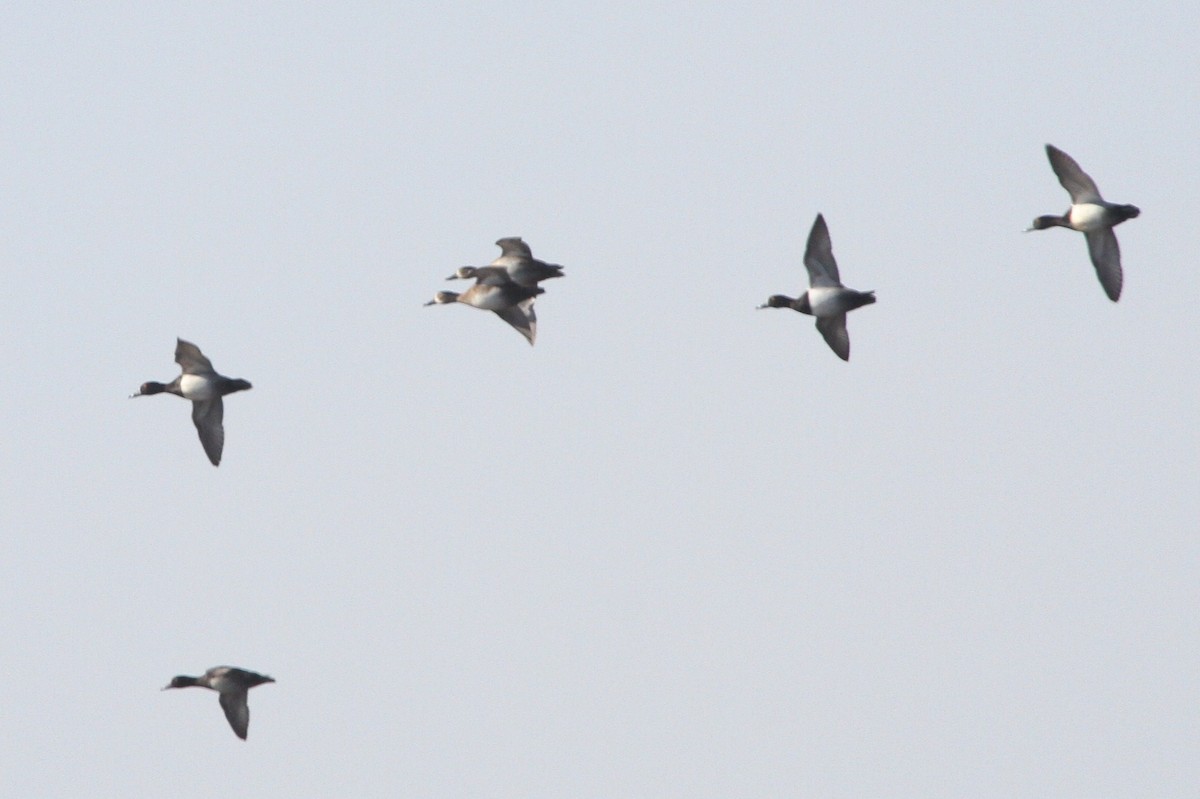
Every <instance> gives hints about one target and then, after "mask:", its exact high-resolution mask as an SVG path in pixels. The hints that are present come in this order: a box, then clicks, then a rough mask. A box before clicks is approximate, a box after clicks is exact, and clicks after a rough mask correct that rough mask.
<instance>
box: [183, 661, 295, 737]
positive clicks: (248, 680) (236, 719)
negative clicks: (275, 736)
mask: <svg viewBox="0 0 1200 799" xmlns="http://www.w3.org/2000/svg"><path fill="white" fill-rule="evenodd" d="M268 682H275V680H274V679H272V678H271V677H267V676H266V675H264V674H258V673H256V672H253V671H246V670H245V669H238V668H234V667H233V666H213V667H212V668H211V669H209V670H208V671H206V672H204V674H203V675H201V676H199V677H188V676H186V675H183V674H181V675H179V676H178V677H175V678H173V679H172V680H171V682H169V683H168V684H167V685H165V686H163V690H164V691H165V690H167V689H168V688H189V687H191V686H193V685H197V686H199V687H201V688H208V689H211V690H213V691H216V692H217V693H218V694H220V701H221V709H222V710H224V711H225V718H227V719H229V726H230V727H233V731H234V733H236V734H237V737H239V738H241V739H242V740H243V741H244V740H246V731H247V730H248V729H249V727H250V706H249V705H248V704H246V694H247V692H248V691H249V690H250V689H251V688H253V687H254V686H256V685H262V684H263V683H268Z"/></svg>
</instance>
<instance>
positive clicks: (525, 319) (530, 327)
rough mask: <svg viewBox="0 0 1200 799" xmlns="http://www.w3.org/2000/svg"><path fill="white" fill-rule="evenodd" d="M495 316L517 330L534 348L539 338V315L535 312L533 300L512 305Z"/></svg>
mask: <svg viewBox="0 0 1200 799" xmlns="http://www.w3.org/2000/svg"><path fill="white" fill-rule="evenodd" d="M495 314H496V316H499V317H500V318H501V319H503V320H504V321H505V322H508V323H509V324H510V325H512V326H513V327H514V328H516V330H517V332H518V333H520V334H521V335H522V336H524V337H525V338H526V339H527V340H528V341H529V344H530V346H533V340H534V338H536V337H537V314H535V313H534V312H533V300H532V299H528V300H523V301H521V302H519V303H517V304H516V305H510V306H509V307H507V308H505V309H503V310H500V311H496V312H495Z"/></svg>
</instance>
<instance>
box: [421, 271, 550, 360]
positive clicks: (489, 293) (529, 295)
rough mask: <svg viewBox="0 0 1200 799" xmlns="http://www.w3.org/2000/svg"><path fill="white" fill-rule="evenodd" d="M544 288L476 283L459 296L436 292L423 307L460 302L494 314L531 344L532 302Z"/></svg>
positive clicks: (534, 325) (534, 329) (534, 327)
mask: <svg viewBox="0 0 1200 799" xmlns="http://www.w3.org/2000/svg"><path fill="white" fill-rule="evenodd" d="M545 291H546V290H545V289H541V288H537V287H536V286H535V287H532V288H530V287H526V286H522V285H519V284H517V283H502V284H501V285H498V286H493V285H488V284H486V283H476V284H475V285H474V286H471V288H469V289H467V290H466V291H464V292H463V293H461V294H458V293H456V292H453V291H439V292H438V293H437V294H435V295H434V297H433V299H432V300H430V301H429V302H427V303H425V304H426V305H449V304H450V303H455V302H461V303H462V304H463V305H470V306H471V307H472V308H480V309H482V310H485V311H494V312H495V314H496V316H499V317H500V318H501V319H503V320H504V321H505V322H508V323H509V324H510V325H512V326H513V327H514V328H516V330H517V331H518V332H519V333H520V334H521V335H522V336H524V337H525V338H526V339H528V340H529V343H530V344H531V345H532V344H533V339H534V336H536V335H537V316H536V315H535V314H534V312H533V299H534V297H536V296H537V295H539V294H543V293H545Z"/></svg>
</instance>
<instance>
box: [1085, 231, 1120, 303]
mask: <svg viewBox="0 0 1200 799" xmlns="http://www.w3.org/2000/svg"><path fill="white" fill-rule="evenodd" d="M1084 237H1085V238H1087V245H1088V254H1089V255H1091V256H1092V266H1094V267H1096V277H1098V278H1100V285H1101V286H1104V293H1105V294H1107V295H1108V298H1109V299H1110V300H1112V301H1113V302H1116V301H1117V300H1118V299H1120V297H1121V284H1122V283H1123V282H1124V275H1123V273H1122V272H1121V248H1120V246H1119V245H1118V244H1117V236H1116V234H1115V233H1113V230H1112V228H1110V227H1106V228H1100V229H1099V230H1092V231H1089V232H1087V233H1085V234H1084Z"/></svg>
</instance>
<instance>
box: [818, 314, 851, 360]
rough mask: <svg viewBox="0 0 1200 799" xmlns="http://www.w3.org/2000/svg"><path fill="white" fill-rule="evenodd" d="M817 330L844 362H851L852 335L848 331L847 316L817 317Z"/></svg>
mask: <svg viewBox="0 0 1200 799" xmlns="http://www.w3.org/2000/svg"><path fill="white" fill-rule="evenodd" d="M817 330H820V331H821V335H822V336H823V337H824V338H825V343H826V344H828V345H829V348H830V349H831V350H833V351H834V352H835V353H837V356H838V357H839V358H841V359H842V360H843V361H848V360H850V333H849V332H848V331H847V330H846V314H844V313H840V314H838V315H837V316H820V317H817Z"/></svg>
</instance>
